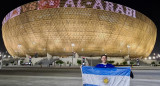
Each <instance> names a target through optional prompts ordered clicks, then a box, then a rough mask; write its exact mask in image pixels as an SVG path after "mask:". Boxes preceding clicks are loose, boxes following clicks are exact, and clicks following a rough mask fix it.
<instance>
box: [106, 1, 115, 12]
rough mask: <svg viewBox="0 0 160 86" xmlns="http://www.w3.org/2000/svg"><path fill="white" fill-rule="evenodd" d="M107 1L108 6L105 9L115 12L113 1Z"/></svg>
mask: <svg viewBox="0 0 160 86" xmlns="http://www.w3.org/2000/svg"><path fill="white" fill-rule="evenodd" d="M104 2H105V3H106V8H105V10H106V11H112V12H114V9H113V6H114V5H113V3H112V2H108V1H104Z"/></svg>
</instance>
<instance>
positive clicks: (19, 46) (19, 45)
mask: <svg viewBox="0 0 160 86" xmlns="http://www.w3.org/2000/svg"><path fill="white" fill-rule="evenodd" d="M21 46H22V45H21V44H18V57H19V52H20V48H21Z"/></svg>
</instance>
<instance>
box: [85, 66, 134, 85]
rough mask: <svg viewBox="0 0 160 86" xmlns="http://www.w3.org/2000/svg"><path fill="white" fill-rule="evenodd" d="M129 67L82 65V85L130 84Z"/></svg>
mask: <svg viewBox="0 0 160 86" xmlns="http://www.w3.org/2000/svg"><path fill="white" fill-rule="evenodd" d="M130 72H131V68H130V67H114V68H96V67H91V66H83V67H82V82H83V86H130Z"/></svg>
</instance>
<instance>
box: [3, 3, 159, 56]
mask: <svg viewBox="0 0 160 86" xmlns="http://www.w3.org/2000/svg"><path fill="white" fill-rule="evenodd" d="M46 1H48V0H40V1H38V2H33V3H29V4H25V5H23V6H21V11H22V13H21V14H19V15H16V16H15V17H13V18H8V15H9V14H8V15H7V16H6V17H5V18H4V21H3V26H2V34H3V40H4V44H5V46H6V49H7V50H8V52H9V53H10V54H11V55H12V56H25V55H26V54H28V55H31V56H33V55H34V54H35V53H38V54H39V56H45V55H46V54H47V53H49V54H51V55H58V56H65V55H72V51H74V52H77V53H78V54H79V55H83V56H91V55H92V56H99V55H102V54H108V56H126V55H128V54H129V55H130V57H147V56H148V55H150V53H151V52H152V50H153V47H154V45H155V41H156V36H157V29H156V26H155V25H154V23H153V22H152V21H151V20H150V19H149V18H148V17H146V16H145V15H143V14H141V13H140V12H137V11H135V10H132V9H131V8H128V7H126V6H123V8H124V11H122V8H121V9H120V7H121V5H120V6H119V5H116V4H115V3H113V5H116V6H115V7H114V8H112V9H109V11H106V10H108V8H107V7H105V6H107V5H106V4H108V5H111V4H112V3H111V2H103V3H102V5H103V6H100V5H98V4H96V3H100V2H94V3H95V4H92V5H88V4H91V1H93V0H85V1H83V2H80V1H81V0H75V1H76V2H74V4H73V3H71V2H67V1H73V0H63V1H62V0H61V1H60V0H50V1H56V5H54V6H50V3H52V2H47V4H45V5H44V6H43V5H42V3H44V2H46ZM78 1H79V2H78ZM87 1H88V2H87ZM96 1H101V2H102V0H96ZM78 3H81V4H79V5H78ZM58 4H59V6H58ZM86 4H87V6H86V7H85V8H83V6H85V5H86ZM74 5H75V7H73V6H74ZM65 6H66V7H65ZM78 6H82V8H80V7H78ZM94 6H95V7H94ZM118 6H119V7H118ZM92 7H93V8H92ZM102 9H103V10H102ZM113 10H114V11H115V12H112V11H113ZM127 10H128V11H127ZM129 13H130V14H129ZM131 13H133V14H131ZM72 43H74V44H75V46H74V47H72V46H71V44H72ZM127 45H129V46H130V48H127Z"/></svg>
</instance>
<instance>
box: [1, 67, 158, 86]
mask: <svg viewBox="0 0 160 86" xmlns="http://www.w3.org/2000/svg"><path fill="white" fill-rule="evenodd" d="M133 68H134V67H133ZM133 68H132V72H133V74H134V77H135V78H134V79H131V85H130V86H160V69H158V68H155V69H154V68H152V67H148V69H147V68H146V67H141V69H140V67H139V68H134V69H133ZM142 68H143V69H142ZM0 86H82V78H81V71H80V69H79V68H77V67H71V68H66V67H62V68H59V67H57V68H56V67H51V68H47V67H44V68H40V67H6V68H5V67H4V68H3V69H2V70H0Z"/></svg>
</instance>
